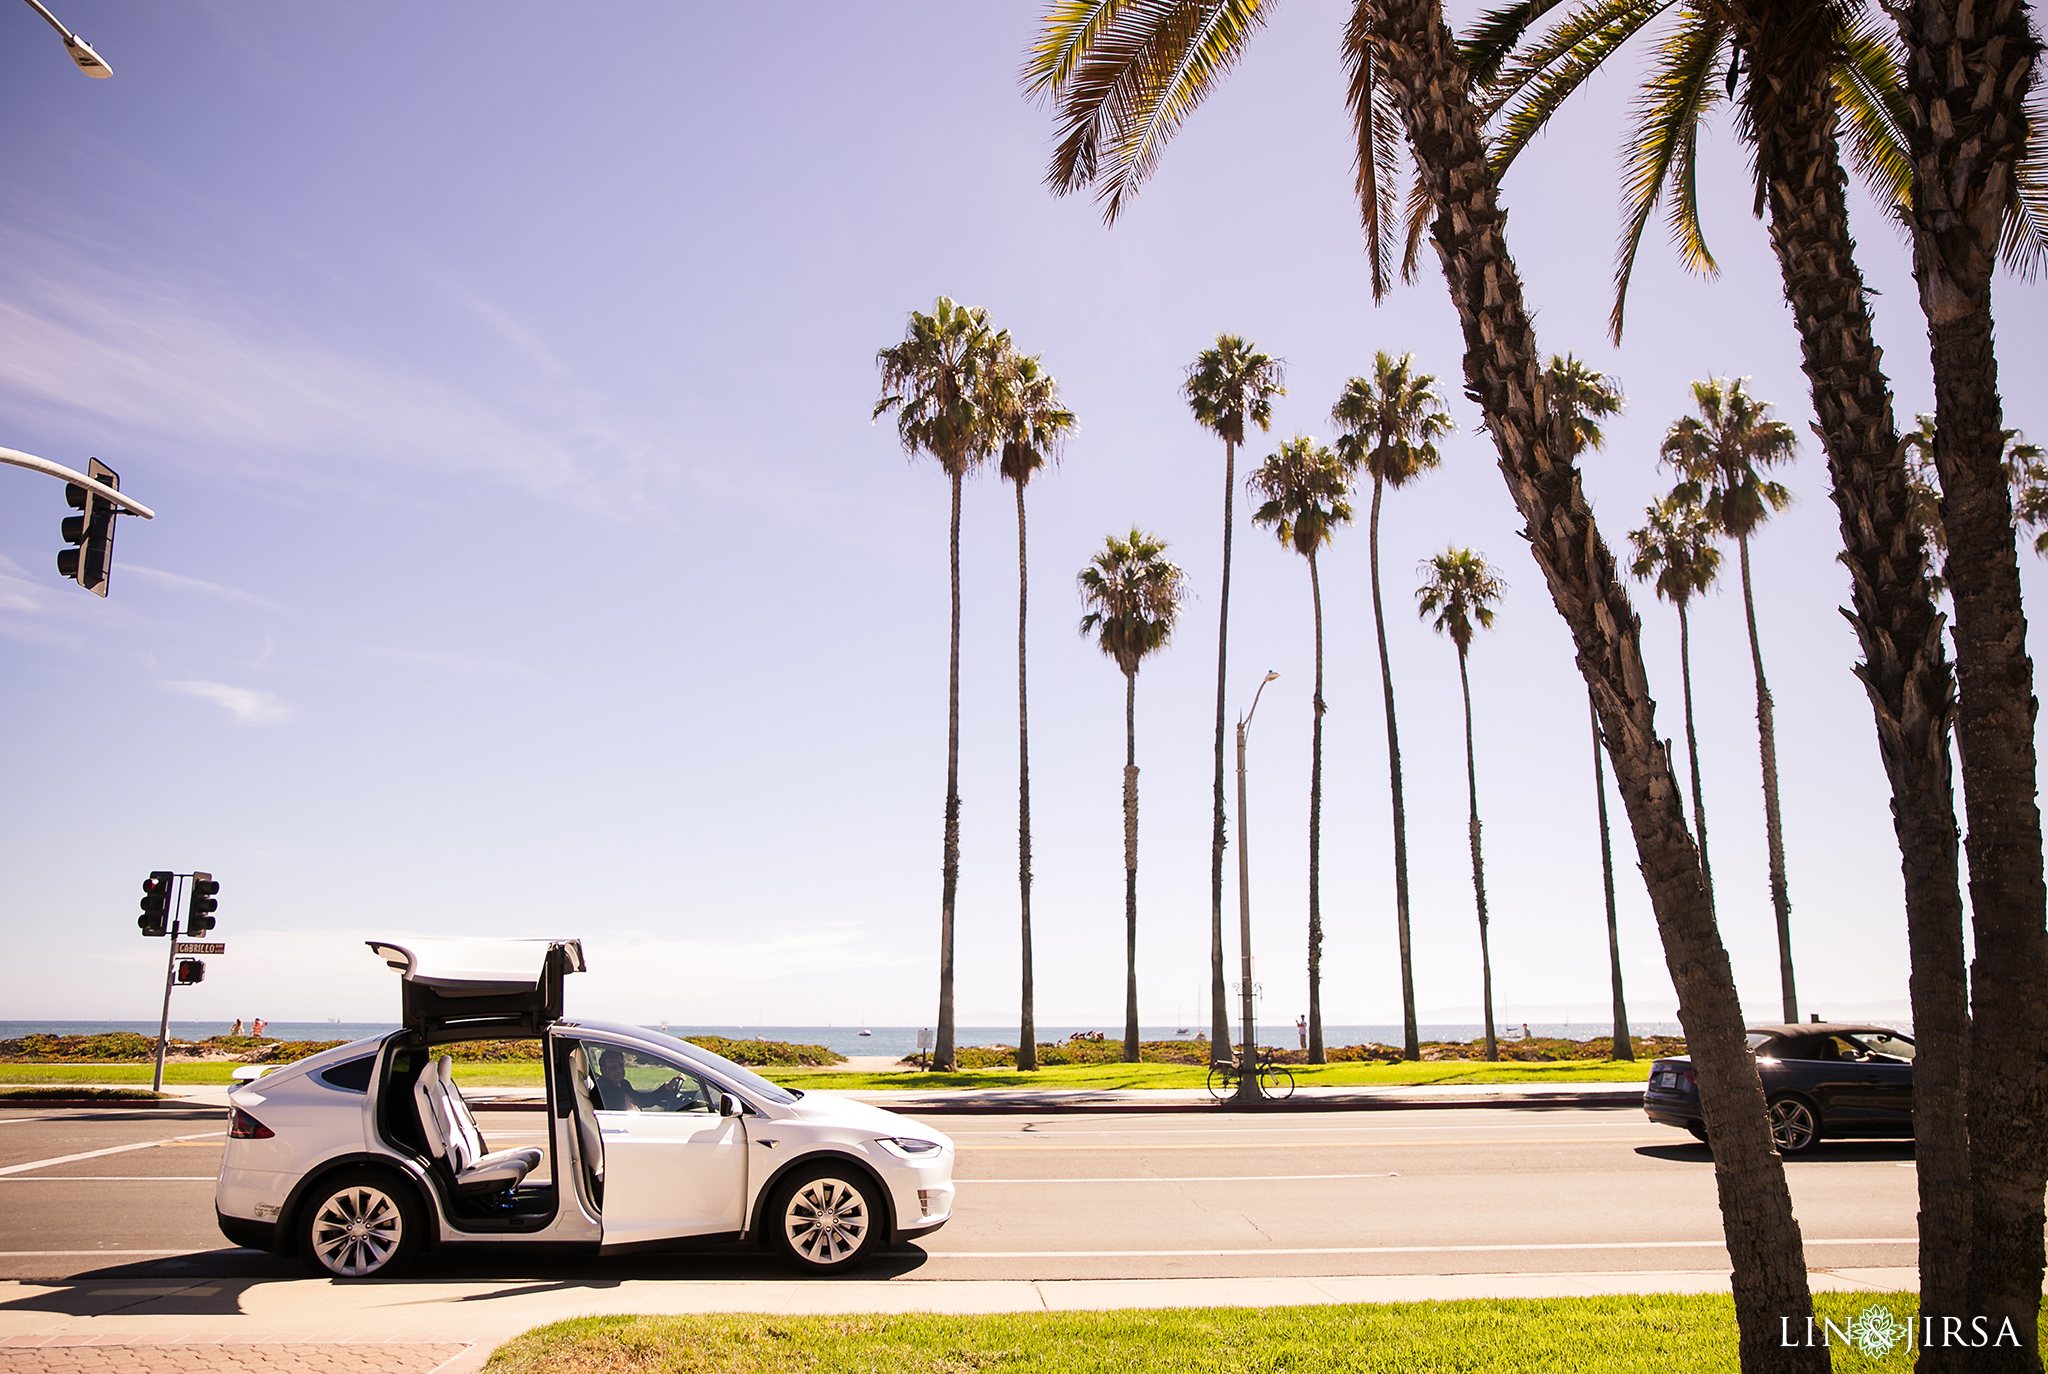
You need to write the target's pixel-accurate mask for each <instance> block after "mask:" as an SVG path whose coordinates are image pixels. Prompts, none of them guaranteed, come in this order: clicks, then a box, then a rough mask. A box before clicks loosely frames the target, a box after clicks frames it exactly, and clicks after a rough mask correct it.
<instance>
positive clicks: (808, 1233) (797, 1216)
mask: <svg viewBox="0 0 2048 1374" xmlns="http://www.w3.org/2000/svg"><path fill="white" fill-rule="evenodd" d="M767 1229H768V1238H769V1244H770V1245H772V1246H773V1247H774V1249H775V1251H776V1253H777V1254H779V1255H781V1256H782V1259H783V1262H784V1263H786V1264H788V1265H789V1266H790V1267H792V1268H794V1269H797V1270H799V1271H800V1272H802V1273H806V1274H838V1273H843V1272H845V1271H846V1270H848V1269H851V1268H853V1267H854V1266H855V1265H857V1264H859V1263H860V1262H861V1261H862V1260H864V1259H866V1258H867V1257H868V1256H869V1255H870V1254H871V1253H873V1252H874V1250H875V1248H876V1247H877V1246H879V1245H881V1244H882V1242H883V1241H884V1239H886V1235H885V1233H886V1232H887V1231H888V1229H889V1214H888V1205H887V1203H885V1202H884V1201H883V1199H882V1196H881V1188H880V1186H879V1185H877V1184H876V1183H875V1181H874V1180H873V1179H872V1178H870V1177H868V1175H867V1174H866V1173H865V1172H864V1171H862V1170H860V1169H857V1168H854V1167H853V1166H851V1165H848V1164H841V1163H837V1162H828V1163H820V1164H814V1165H811V1166H809V1167H808V1168H802V1169H798V1170H797V1171H796V1172H795V1173H793V1174H791V1175H790V1176H789V1177H788V1178H787V1179H785V1180H783V1182H782V1183H781V1184H779V1185H778V1186H777V1187H776V1189H775V1196H774V1200H773V1202H772V1203H771V1204H770V1206H769V1208H768V1228H767Z"/></svg>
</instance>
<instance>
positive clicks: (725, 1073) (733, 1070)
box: [580, 1021, 803, 1107]
mask: <svg viewBox="0 0 2048 1374" xmlns="http://www.w3.org/2000/svg"><path fill="white" fill-rule="evenodd" d="M580 1024H582V1025H586V1026H589V1027H591V1028H592V1029H594V1030H616V1031H621V1032H624V1033H625V1034H627V1035H631V1036H633V1037H634V1038H635V1039H638V1040H645V1041H647V1042H648V1043H649V1044H653V1045H659V1046H661V1047H662V1049H663V1050H664V1051H667V1052H669V1053H672V1054H675V1055H677V1056H679V1057H680V1058H682V1059H683V1060H684V1061H685V1062H687V1063H692V1064H695V1065H697V1066H698V1067H700V1068H705V1069H709V1070H711V1072H712V1073H714V1074H716V1075H718V1076H719V1077H720V1078H723V1079H725V1080H726V1081H727V1082H728V1083H731V1084H732V1085H733V1086H734V1087H736V1088H742V1089H745V1090H746V1091H747V1092H750V1093H752V1094H753V1095H754V1096H756V1097H759V1098H762V1099H764V1100H766V1101H769V1102H773V1103H775V1104H776V1105H777V1106H779V1107H787V1106H788V1105H789V1104H790V1103H792V1102H794V1101H796V1100H797V1099H798V1098H799V1097H802V1096H803V1094H802V1093H801V1092H799V1091H797V1090H796V1089H794V1088H785V1087H783V1086H782V1085H781V1084H779V1083H770V1082H769V1081H768V1080H767V1079H765V1078H763V1077H761V1075H760V1074H758V1073H755V1072H754V1071H753V1070H752V1069H749V1068H746V1067H744V1066H742V1065H739V1064H735V1063H733V1062H732V1061H731V1060H730V1059H727V1058H726V1057H725V1056H723V1055H718V1054H713V1053H712V1052H711V1051H710V1050H707V1049H704V1048H702V1047H701V1046H697V1045H693V1044H691V1043H690V1042H689V1041H687V1040H678V1039H676V1037H674V1036H673V1035H667V1034H664V1033H663V1032H661V1031H651V1030H647V1029H645V1028H644V1027H641V1026H619V1025H606V1024H605V1023H603V1022H601V1021H584V1022H581V1023H580Z"/></svg>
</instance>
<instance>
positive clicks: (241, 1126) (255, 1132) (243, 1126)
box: [228, 1107, 277, 1140]
mask: <svg viewBox="0 0 2048 1374" xmlns="http://www.w3.org/2000/svg"><path fill="white" fill-rule="evenodd" d="M276 1134H277V1132H275V1131H273V1130H271V1129H270V1127H268V1126H266V1125H264V1124H263V1123H262V1122H260V1121H258V1120H257V1119H256V1118H255V1117H253V1116H251V1115H249V1114H248V1113H247V1112H245V1111H243V1110H242V1109H241V1108H240V1107H237V1108H235V1114H234V1116H233V1117H231V1118H229V1120H228V1139H229V1140H268V1139H270V1138H271V1137H272V1136H274V1135H276Z"/></svg>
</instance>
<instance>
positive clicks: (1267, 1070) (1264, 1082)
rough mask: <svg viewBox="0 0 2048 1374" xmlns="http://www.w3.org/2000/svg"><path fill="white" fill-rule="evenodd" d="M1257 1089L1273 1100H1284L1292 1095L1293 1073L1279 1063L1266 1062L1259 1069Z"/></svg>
mask: <svg viewBox="0 0 2048 1374" xmlns="http://www.w3.org/2000/svg"><path fill="white" fill-rule="evenodd" d="M1259 1091H1260V1092H1262V1093H1264V1094H1265V1095H1266V1096H1268V1097H1270V1098H1272V1099H1273V1100H1274V1101H1275V1102H1285V1101H1286V1100H1287V1099H1288V1098H1290V1097H1292V1096H1294V1075H1293V1073H1292V1072H1290V1071H1289V1070H1288V1069H1286V1068H1285V1067H1283V1066H1281V1065H1279V1064H1267V1065H1264V1066H1262V1067H1261V1068H1260V1069H1259Z"/></svg>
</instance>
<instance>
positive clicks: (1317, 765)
mask: <svg viewBox="0 0 2048 1374" xmlns="http://www.w3.org/2000/svg"><path fill="white" fill-rule="evenodd" d="M1308 588H1309V594H1310V596H1311V597H1313V598H1314V600H1315V608H1316V695H1315V728H1314V730H1313V732H1312V738H1311V742H1310V744H1309V760H1310V762H1309V770H1308V1062H1309V1063H1311V1064H1320V1063H1322V1062H1323V898H1322V868H1323V711H1324V706H1323V579H1322V576H1321V574H1319V573H1318V572H1317V571H1316V556H1315V555H1314V554H1313V553H1311V554H1310V555H1309V556H1308ZM1244 1049H1245V1053H1246V1054H1250V1053H1252V1046H1250V1045H1246V1046H1245V1047H1244Z"/></svg>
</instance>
